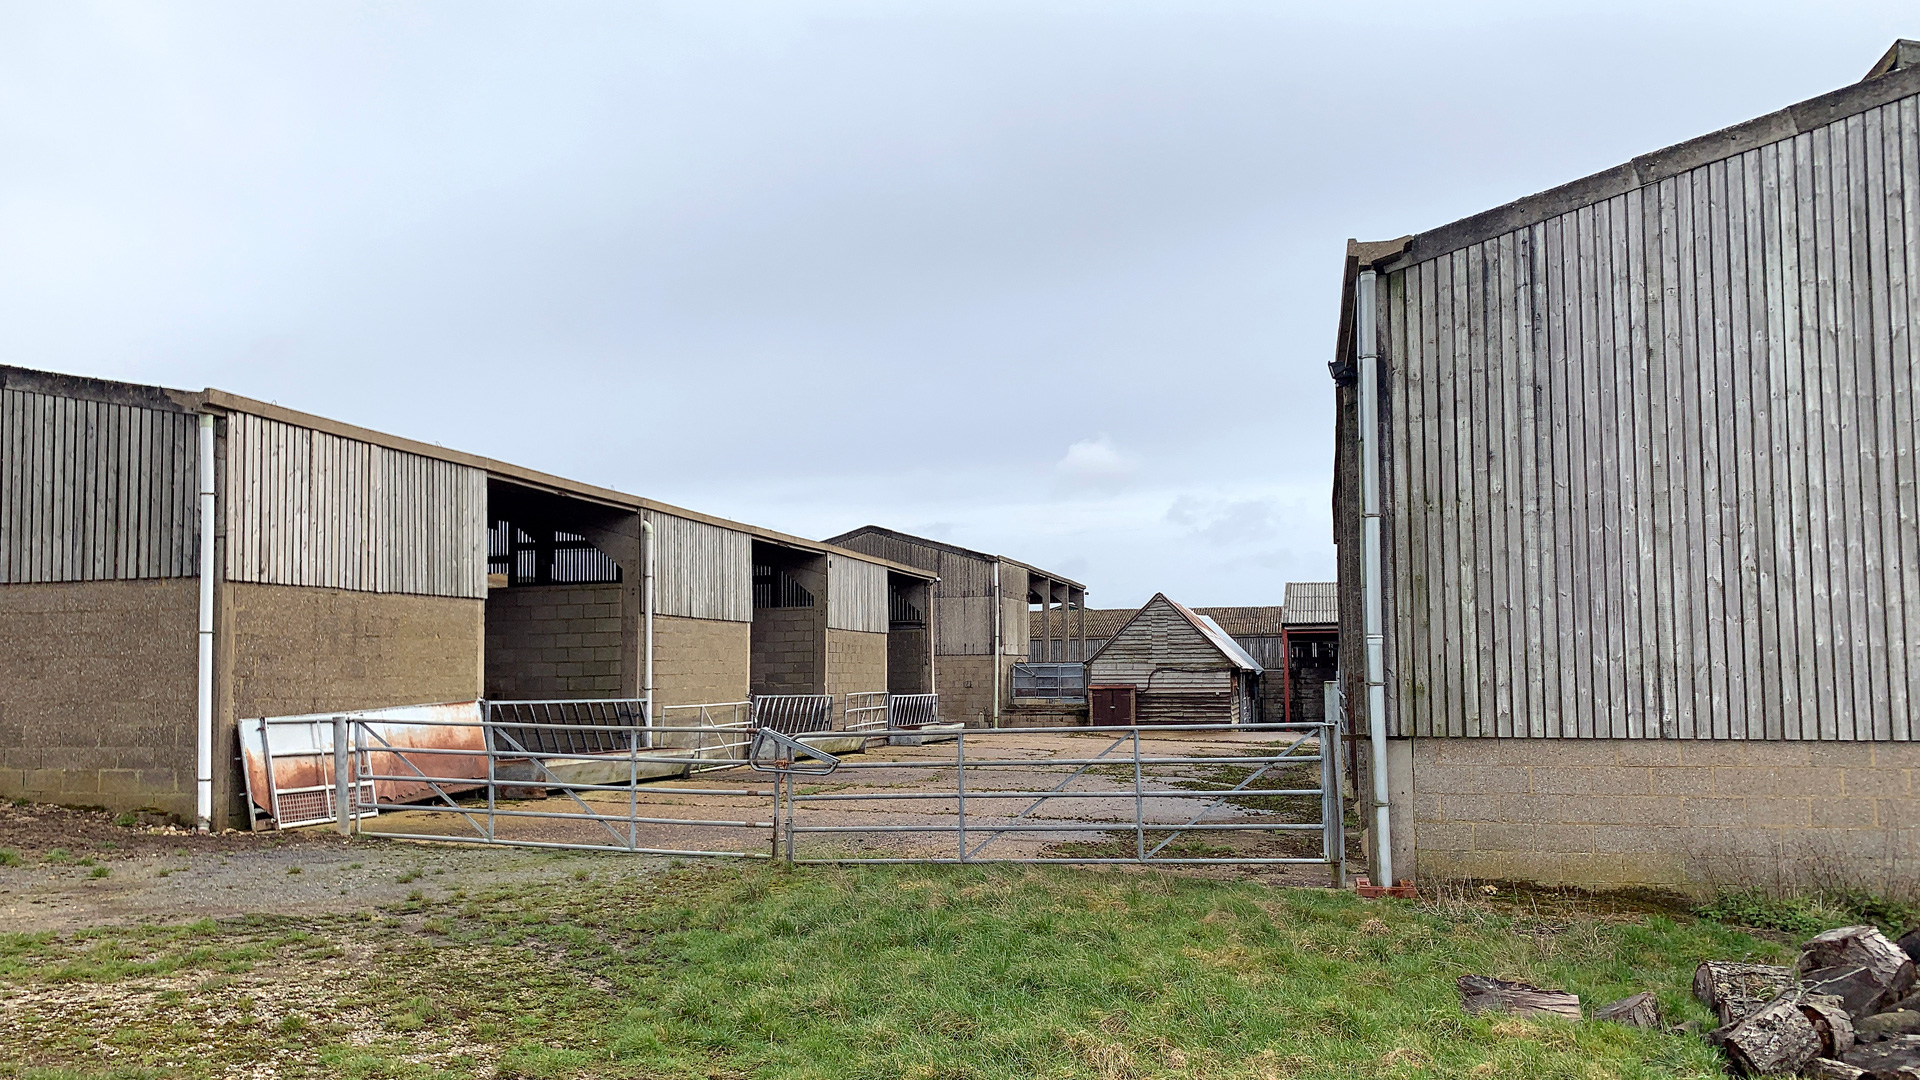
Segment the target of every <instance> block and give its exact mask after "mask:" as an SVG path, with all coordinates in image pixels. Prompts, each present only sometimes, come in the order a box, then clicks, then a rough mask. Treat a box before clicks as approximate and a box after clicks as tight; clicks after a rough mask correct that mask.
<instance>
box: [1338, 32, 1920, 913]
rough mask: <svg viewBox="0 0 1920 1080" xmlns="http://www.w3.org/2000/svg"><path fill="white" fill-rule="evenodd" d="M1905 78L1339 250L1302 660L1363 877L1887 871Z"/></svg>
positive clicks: (1900, 669)
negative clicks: (1330, 604)
mask: <svg viewBox="0 0 1920 1080" xmlns="http://www.w3.org/2000/svg"><path fill="white" fill-rule="evenodd" d="M1916 57H1920V49H1917V48H1916V46H1915V45H1914V44H1913V43H1902V44H1901V45H1900V46H1897V47H1896V48H1895V49H1894V50H1893V51H1892V52H1891V53H1889V54H1888V56H1887V58H1886V59H1885V60H1884V61H1883V62H1882V63H1881V64H1879V65H1877V66H1876V67H1875V68H1874V70H1873V72H1872V73H1871V74H1870V75H1869V76H1868V77H1867V78H1865V79H1863V80H1862V81H1861V82H1859V83H1857V84H1855V85H1852V86H1848V87H1846V88H1844V89H1841V90H1838V91H1835V92H1833V93H1830V94H1826V95H1824V96H1822V97H1818V98H1815V99H1813V100H1811V101H1806V102H1802V103H1801V104H1798V105H1795V106H1792V107H1791V108H1788V109H1785V110H1782V111H1780V112H1776V113H1772V114H1769V115H1767V116H1763V117H1761V118H1759V119H1757V120H1753V121H1751V122H1748V123H1744V124H1740V125H1738V126H1735V127H1732V128H1728V129H1726V130H1724V131H1719V132H1715V133H1714V134H1711V135H1707V136H1704V137H1702V138H1699V139H1695V140H1693V141H1691V142H1687V143H1683V144H1681V145H1679V146H1674V147H1670V148H1668V149H1666V150H1662V151H1658V152H1656V153H1652V154H1648V155H1645V156H1643V157H1639V158H1636V159H1634V160H1633V161H1631V162H1628V163H1627V164H1625V165H1621V166H1619V167H1618V168H1614V169H1610V170H1607V171H1606V172H1603V173H1599V174H1596V175H1594V176H1590V177H1587V178H1585V179H1582V180H1578V181H1575V182H1573V183H1571V184H1568V185H1566V186H1564V187H1561V188H1556V189H1554V190H1551V191H1548V192H1545V193H1544V194H1540V195H1536V196H1533V197H1531V198H1527V199H1522V200H1520V201H1518V202H1515V203H1511V204H1509V205H1506V206H1502V207H1500V208H1498V209H1495V210H1490V211H1488V212H1486V213H1483V214H1480V215H1477V216H1475V217H1471V218H1467V219H1465V220H1463V221H1459V222H1456V223H1454V224H1452V225H1447V226H1444V227H1442V228H1439V229H1435V230H1433V231H1431V232H1426V233H1421V234H1419V235H1416V236H1411V237H1406V238H1403V239H1400V240H1396V241H1389V242H1384V243H1365V244H1363V243H1355V244H1353V245H1351V246H1350V250H1349V256H1348V259H1347V266H1346V285H1347V288H1346V292H1345V296H1346V302H1345V307H1344V310H1343V315H1342V327H1341V334H1340V339H1339V347H1338V353H1337V356H1336V359H1335V361H1334V365H1333V367H1334V372H1335V376H1336V379H1337V380H1338V381H1339V383H1340V389H1339V395H1338V401H1339V408H1338V439H1339V456H1338V459H1337V463H1336V477H1335V483H1336V495H1335V513H1336V534H1337V538H1338V541H1339V557H1340V586H1341V601H1340V605H1339V610H1340V616H1341V622H1342V643H1341V650H1340V654H1341V656H1342V657H1343V658H1347V662H1346V663H1345V664H1344V675H1345V680H1346V686H1345V689H1346V693H1345V697H1346V700H1347V702H1348V708H1349V712H1350V715H1351V716H1352V718H1353V722H1354V726H1355V728H1356V729H1357V730H1359V731H1362V732H1365V731H1366V730H1367V729H1368V725H1369V723H1370V722H1371V721H1373V720H1376V719H1377V720H1380V721H1383V722H1384V725H1385V731H1386V734H1387V735H1388V736H1389V740H1388V742H1389V746H1388V751H1389V752H1388V761H1389V768H1388V775H1389V778H1390V780H1391V784H1390V785H1389V787H1390V790H1389V800H1388V801H1389V805H1390V808H1391V825H1390V831H1391V834H1392V837H1393V845H1392V849H1391V854H1392V856H1393V861H1394V864H1395V866H1396V867H1397V868H1399V873H1398V874H1397V876H1403V877H1404V876H1410V875H1409V874H1408V873H1407V871H1408V870H1409V869H1410V868H1412V867H1414V866H1415V865H1417V867H1418V869H1419V872H1420V873H1421V874H1422V875H1424V876H1426V877H1428V878H1430V879H1431V878H1436V877H1455V876H1479V877H1495V878H1531V879H1536V880H1543V881H1552V882H1563V883H1573V884H1580V885H1618V884H1655V885H1672V886H1677V887H1683V888H1694V889H1697V888H1704V887H1708V886H1713V885H1721V884H1741V883H1749V884H1758V885H1792V884H1811V883H1814V882H1816V881H1825V882H1827V883H1833V882H1836V881H1840V880H1845V879H1857V880H1858V881H1859V883H1861V884H1868V885H1873V886H1875V887H1902V888H1905V887H1911V886H1913V885H1914V884H1915V883H1916V881H1915V875H1916V871H1920V844H1916V837H1920V832H1917V831H1916V829H1920V799H1917V798H1916V792H1915V790H1914V787H1913V783H1914V771H1915V770H1916V769H1920V746H1916V744H1915V741H1914V740H1915V739H1916V738H1920V525H1917V524H1916V510H1917V508H1920V505H1917V504H1920V500H1917V497H1916V480H1917V479H1920V476H1917V473H1920V460H1917V459H1916V457H1915V445H1914V444H1915V432H1916V423H1915V412H1914V410H1915V406H1916V400H1917V399H1920V341H1917V340H1916V337H1915V334H1916V332H1917V331H1920V67H1916V66H1912V64H1913V63H1914V61H1915V59H1916ZM1369 304H1370V306H1368V305H1369ZM1369 370H1377V373H1378V374H1377V381H1374V382H1372V384H1371V386H1372V389H1373V390H1374V391H1375V392H1376V394H1377V402H1370V401H1369V400H1367V395H1366V394H1365V393H1363V388H1364V387H1363V384H1364V383H1365V382H1366V379H1365V376H1366V374H1367V373H1368V372H1369ZM1375 409H1377V424H1375V425H1373V426H1372V427H1371V429H1370V430H1369V426H1368V425H1367V424H1366V423H1365V422H1364V421H1363V419H1362V417H1363V416H1365V415H1366V414H1367V412H1368V411H1369V410H1375ZM1369 438H1370V439H1371V440H1372V445H1370V446H1369V445H1366V443H1367V441H1368V439H1369ZM1373 460H1377V476H1378V487H1377V489H1376V490H1377V517H1374V516H1372V515H1373V514H1374V511H1375V505H1376V500H1375V498H1374V497H1373V494H1372V493H1370V492H1369V491H1368V490H1367V487H1368V484H1367V479H1368V478H1367V475H1366V474H1367V471H1368V470H1369V468H1370V467H1372V463H1373ZM1369 520H1373V521H1377V522H1378V528H1379V537H1380V541H1379V547H1378V571H1377V578H1373V575H1370V574H1369V566H1368V557H1367V551H1366V540H1367V532H1368V529H1369V527H1370V526H1369ZM1370 579H1373V580H1371V581H1370ZM1376 586H1377V589H1378V595H1377V597H1371V598H1370V597H1369V596H1368V595H1367V593H1368V590H1369V589H1370V588H1371V587H1376ZM1370 599H1372V600H1375V601H1376V602H1377V604H1378V610H1379V612H1380V620H1379V622H1378V624H1377V625H1373V626H1370V625H1369V624H1368V619H1367V608H1368V601H1369V600H1370ZM1370 634H1372V635H1374V636H1375V641H1374V644H1376V645H1377V646H1379V650H1378V654H1379V657H1380V659H1379V664H1378V667H1377V669H1376V671H1375V672H1374V673H1372V674H1370V672H1369V670H1368V664H1366V663H1362V662H1361V661H1360V660H1359V659H1358V658H1361V657H1362V656H1363V655H1365V653H1366V652H1367V645H1368V644H1369V642H1368V637H1369V635H1370ZM1370 683H1371V684H1377V686H1378V692H1377V694H1375V695H1373V697H1372V704H1371V705H1370V704H1369V697H1370V693H1369V691H1370V689H1372V687H1371V686H1370V685H1369V684H1370ZM1382 710H1384V712H1383V715H1370V713H1373V714H1379V713H1381V712H1382Z"/></svg>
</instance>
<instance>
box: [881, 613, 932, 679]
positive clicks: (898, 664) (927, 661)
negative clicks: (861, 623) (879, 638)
mask: <svg viewBox="0 0 1920 1080" xmlns="http://www.w3.org/2000/svg"><path fill="white" fill-rule="evenodd" d="M927 638H928V634H927V631H926V630H924V629H921V630H889V631H887V690H888V692H889V693H894V694H925V693H929V692H931V691H932V689H933V688H932V686H930V685H929V684H930V683H931V682H932V681H933V680H932V676H933V665H932V663H931V661H932V657H930V656H929V655H928V654H927V645H928V640H927Z"/></svg>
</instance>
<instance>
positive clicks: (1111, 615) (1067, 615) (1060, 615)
mask: <svg viewBox="0 0 1920 1080" xmlns="http://www.w3.org/2000/svg"><path fill="white" fill-rule="evenodd" d="M1139 610H1140V609H1139V608H1088V609H1087V637H1088V638H1089V639H1091V640H1105V639H1106V638H1110V637H1112V636H1113V635H1114V632H1115V631H1117V630H1119V629H1120V628H1121V627H1123V626H1125V625H1127V620H1128V619H1131V618H1133V613H1134V612H1136V611H1139ZM1027 626H1028V628H1029V631H1030V632H1031V633H1032V634H1033V636H1034V637H1039V636H1040V612H1039V611H1038V610H1035V611H1034V612H1033V613H1032V614H1031V615H1029V616H1028V618H1027ZM1049 636H1051V637H1056V638H1077V637H1079V636H1080V613H1079V612H1078V611H1071V610H1068V609H1065V608H1054V609H1053V629H1052V632H1051V634H1050V635H1049Z"/></svg>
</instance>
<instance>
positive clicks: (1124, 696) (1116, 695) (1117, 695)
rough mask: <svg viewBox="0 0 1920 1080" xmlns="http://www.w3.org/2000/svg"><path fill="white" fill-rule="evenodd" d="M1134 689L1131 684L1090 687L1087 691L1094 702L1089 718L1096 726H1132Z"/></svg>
mask: <svg viewBox="0 0 1920 1080" xmlns="http://www.w3.org/2000/svg"><path fill="white" fill-rule="evenodd" d="M1133 691H1134V688H1133V687H1131V686H1090V687H1088V688H1087V693H1088V694H1089V696H1090V700H1091V702H1092V705H1091V715H1090V716H1089V717H1088V720H1089V721H1091V722H1092V724H1093V726H1094V727H1131V726H1132V725H1133Z"/></svg>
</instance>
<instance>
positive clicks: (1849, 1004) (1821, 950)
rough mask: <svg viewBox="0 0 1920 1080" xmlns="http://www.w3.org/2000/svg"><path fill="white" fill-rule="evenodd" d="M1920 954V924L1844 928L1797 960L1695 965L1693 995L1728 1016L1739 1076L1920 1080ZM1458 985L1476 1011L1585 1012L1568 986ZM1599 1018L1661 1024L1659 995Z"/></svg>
mask: <svg viewBox="0 0 1920 1080" xmlns="http://www.w3.org/2000/svg"><path fill="white" fill-rule="evenodd" d="M1916 958H1920V928H1916V929H1914V930H1912V931H1909V932H1908V933H1907V934H1906V935H1904V936H1902V937H1901V938H1900V940H1899V941H1898V942H1894V941H1891V940H1889V939H1888V938H1887V936H1886V935H1885V934H1882V933H1881V932H1880V931H1879V930H1878V929H1876V928H1874V927H1871V926H1843V927H1841V928H1839V929H1837V930H1829V931H1827V932H1826V933H1823V934H1818V935H1816V936H1814V937H1812V938H1810V939H1808V940H1807V941H1806V942H1805V943H1803V944H1802V945H1801V948H1800V956H1799V959H1798V960H1797V961H1796V962H1795V963H1794V964H1793V965H1792V966H1791V967H1778V966H1774V965H1769V964H1746V963H1737V962H1733V961H1726V960H1709V961H1707V962H1705V963H1703V964H1701V965H1700V967H1699V968H1698V969H1697V970H1695V972H1694V974H1693V992H1694V996H1696V997H1698V998H1699V999H1700V1001H1701V1002H1702V1003H1703V1004H1705V1005H1706V1006H1707V1007H1708V1008H1709V1009H1712V1010H1713V1012H1714V1015H1715V1016H1717V1017H1719V1019H1720V1026H1719V1027H1717V1028H1715V1029H1714V1030H1713V1031H1711V1032H1708V1033H1707V1035H1706V1038H1707V1039H1708V1041H1710V1042H1712V1043H1713V1044H1714V1045H1716V1046H1719V1047H1720V1048H1721V1049H1722V1050H1723V1051H1724V1052H1725V1053H1726V1055H1727V1060H1728V1062H1729V1063H1730V1064H1731V1065H1732V1067H1733V1071H1734V1072H1735V1073H1737V1074H1739V1075H1742V1076H1787V1075H1795V1074H1798V1075H1800V1076H1805V1077H1812V1078H1815V1080H1920V991H1917V990H1916V985H1915V984H1916V982H1917V981H1920V980H1917V979H1916V974H1915V968H1914V962H1915V959H1916ZM1458 986H1459V990H1460V1003H1461V1006H1462V1007H1463V1008H1465V1009H1466V1011H1468V1012H1470V1013H1487V1012H1500V1013H1508V1014H1512V1015H1516V1016H1529V1015H1548V1016H1561V1017H1566V1018H1568V1019H1572V1020H1578V1019H1580V1018H1581V1010H1580V999H1579V997H1577V996H1576V995H1573V994H1570V993H1567V992H1566V991H1564V990H1548V989H1543V988H1541V987H1538V986H1533V985H1531V984H1528V983H1524V982H1514V981H1510V980H1506V979H1495V978H1491V977H1489V976H1485V975H1463V976H1461V977H1460V979H1459V983H1458ZM1593 1019H1595V1020H1605V1021H1610V1022H1614V1023H1621V1024H1628V1025H1631V1026H1634V1027H1642V1028H1653V1029H1658V1028H1660V1026H1661V1023H1660V1015H1659V1012H1658V1010H1657V1009H1656V1007H1655V1000H1654V996H1653V994H1651V993H1641V994H1635V995H1633V996H1632V997H1629V998H1623V999H1621V1000H1619V1001H1616V1002H1613V1003H1612V1004H1610V1005H1604V1006H1601V1007H1600V1008H1599V1009H1596V1010H1595V1011H1594V1013H1593ZM1692 1026H1693V1025H1692V1024H1691V1023H1688V1024H1686V1025H1682V1026H1681V1027H1678V1028H1670V1029H1668V1032H1669V1033H1670V1034H1679V1033H1681V1032H1682V1031H1684V1030H1686V1029H1689V1028H1692Z"/></svg>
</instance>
